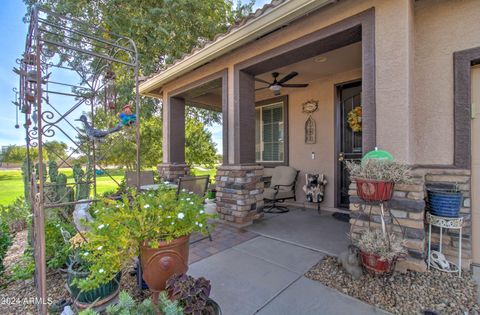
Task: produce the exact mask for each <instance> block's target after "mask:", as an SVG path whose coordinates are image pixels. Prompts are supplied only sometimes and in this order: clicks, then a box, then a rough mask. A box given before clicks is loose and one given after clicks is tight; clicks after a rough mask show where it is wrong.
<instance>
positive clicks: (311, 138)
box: [305, 115, 317, 144]
mask: <svg viewBox="0 0 480 315" xmlns="http://www.w3.org/2000/svg"><path fill="white" fill-rule="evenodd" d="M316 142H317V126H316V124H315V120H314V119H313V117H312V115H308V118H307V121H306V122H305V143H306V144H314V143H316Z"/></svg>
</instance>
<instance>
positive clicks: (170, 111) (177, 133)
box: [157, 97, 190, 181]
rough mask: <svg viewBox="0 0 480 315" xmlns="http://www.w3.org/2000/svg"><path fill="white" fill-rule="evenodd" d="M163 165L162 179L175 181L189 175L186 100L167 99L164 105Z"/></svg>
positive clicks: (159, 166) (160, 171)
mask: <svg viewBox="0 0 480 315" xmlns="http://www.w3.org/2000/svg"><path fill="white" fill-rule="evenodd" d="M162 148H163V163H162V164H159V165H158V167H157V168H158V172H159V174H160V177H162V178H163V179H164V180H168V181H175V180H177V179H178V178H179V177H182V176H184V175H188V173H189V170H190V169H189V166H188V165H187V164H186V163H185V100H184V99H183V98H177V97H166V99H164V103H163V143H162Z"/></svg>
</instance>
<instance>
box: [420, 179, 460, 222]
mask: <svg viewBox="0 0 480 315" xmlns="http://www.w3.org/2000/svg"><path fill="white" fill-rule="evenodd" d="M427 197H428V199H427V201H428V202H427V206H428V209H429V210H430V212H431V213H432V214H433V215H436V216H440V217H450V218H458V216H459V213H460V208H461V207H462V201H463V195H462V192H461V191H460V190H459V189H458V185H456V184H455V185H446V184H442V185H436V186H433V185H432V186H430V187H427Z"/></svg>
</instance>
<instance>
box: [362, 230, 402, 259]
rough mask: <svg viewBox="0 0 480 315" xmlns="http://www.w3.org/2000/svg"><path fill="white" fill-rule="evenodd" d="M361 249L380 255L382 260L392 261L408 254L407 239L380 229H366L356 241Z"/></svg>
mask: <svg viewBox="0 0 480 315" xmlns="http://www.w3.org/2000/svg"><path fill="white" fill-rule="evenodd" d="M355 243H356V245H357V246H358V248H360V250H361V251H363V252H366V253H370V254H374V255H377V256H379V258H380V260H385V261H391V260H393V259H394V258H396V257H398V256H400V255H402V254H406V249H405V247H404V245H405V240H403V239H402V238H400V237H398V236H397V235H396V234H393V233H389V234H387V235H385V234H383V232H382V231H380V230H373V231H370V230H368V231H365V232H364V233H362V235H361V236H360V239H358V240H357V241H356V242H355Z"/></svg>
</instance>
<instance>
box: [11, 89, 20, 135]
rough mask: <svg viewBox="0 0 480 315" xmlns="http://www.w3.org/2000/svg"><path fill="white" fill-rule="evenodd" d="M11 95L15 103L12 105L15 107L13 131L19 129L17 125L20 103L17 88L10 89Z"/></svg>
mask: <svg viewBox="0 0 480 315" xmlns="http://www.w3.org/2000/svg"><path fill="white" fill-rule="evenodd" d="M12 91H13V93H15V101H13V102H12V103H13V105H15V129H18V128H20V125H19V124H18V109H19V107H20V102H19V101H18V90H17V88H13V89H12Z"/></svg>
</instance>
